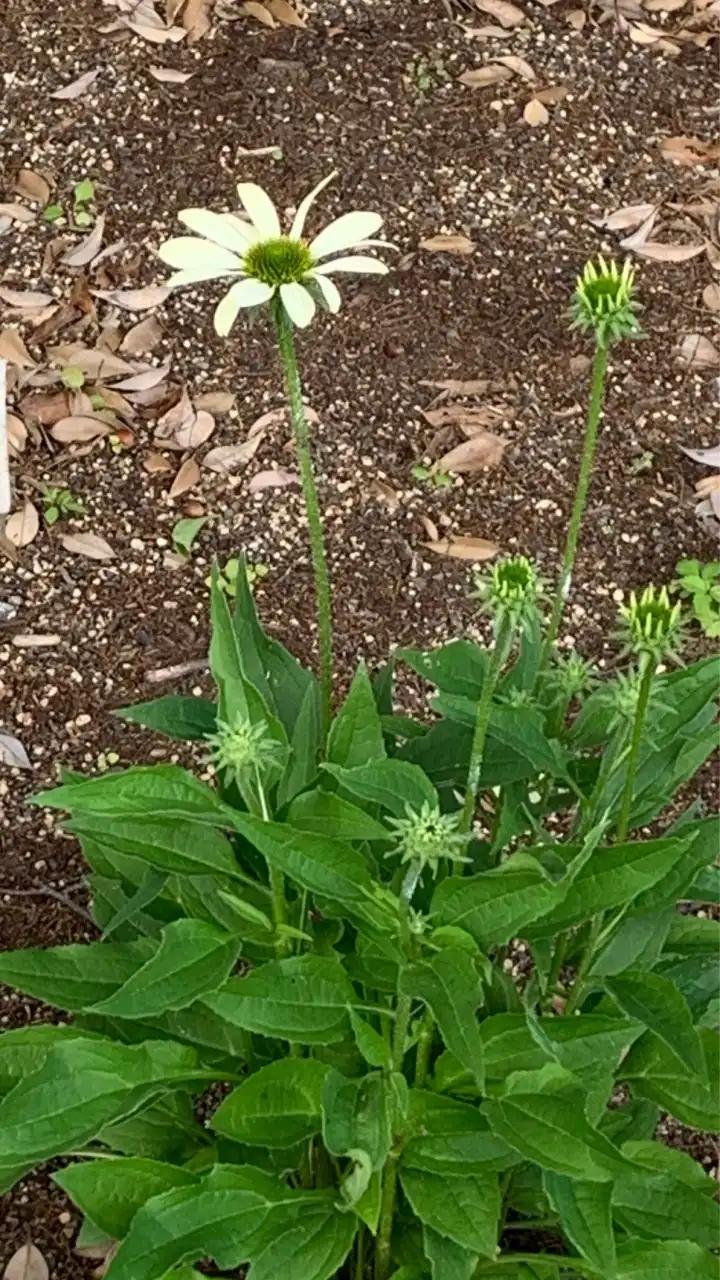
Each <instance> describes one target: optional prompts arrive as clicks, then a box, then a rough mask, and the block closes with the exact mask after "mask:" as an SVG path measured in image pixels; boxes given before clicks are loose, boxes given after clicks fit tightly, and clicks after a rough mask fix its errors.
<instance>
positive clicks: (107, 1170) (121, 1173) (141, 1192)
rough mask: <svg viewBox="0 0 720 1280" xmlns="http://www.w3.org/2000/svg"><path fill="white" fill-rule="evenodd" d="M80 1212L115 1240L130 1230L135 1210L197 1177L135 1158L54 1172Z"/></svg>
mask: <svg viewBox="0 0 720 1280" xmlns="http://www.w3.org/2000/svg"><path fill="white" fill-rule="evenodd" d="M53 1181H54V1182H57V1184H58V1186H60V1187H62V1189H63V1191H66V1192H67V1194H68V1195H69V1196H70V1199H71V1200H72V1201H73V1202H74V1203H75V1204H76V1205H77V1206H78V1208H80V1209H82V1211H83V1213H85V1214H87V1216H88V1217H89V1218H90V1219H91V1220H92V1221H93V1222H94V1223H95V1225H96V1226H98V1227H99V1228H100V1230H101V1231H104V1232H105V1233H106V1235H108V1236H111V1237H112V1238H113V1239H114V1240H121V1239H122V1238H123V1236H125V1235H127V1233H128V1231H129V1230H130V1224H131V1222H132V1220H133V1218H134V1217H135V1214H136V1213H137V1211H138V1209H141V1208H142V1206H143V1205H144V1204H145V1202H146V1201H147V1200H151V1199H152V1197H153V1196H159V1195H162V1193H163V1192H164V1191H170V1190H171V1189H172V1188H173V1187H189V1186H194V1185H196V1184H197V1182H198V1181H199V1179H198V1178H197V1177H196V1175H195V1174H193V1173H191V1172H189V1170H187V1169H178V1168H177V1166H176V1165H172V1164H163V1163H161V1162H160V1161H159V1160H143V1159H142V1158H138V1157H129V1158H127V1159H117V1160H87V1161H86V1162H84V1163H82V1164H72V1165H69V1166H68V1168H67V1169H61V1170H60V1171H59V1173H54V1174H53Z"/></svg>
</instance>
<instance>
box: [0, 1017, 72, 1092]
mask: <svg viewBox="0 0 720 1280" xmlns="http://www.w3.org/2000/svg"><path fill="white" fill-rule="evenodd" d="M83 1038H87V1032H85V1031H81V1030H80V1029H79V1028H78V1027H66V1026H55V1024H54V1023H51V1022H36V1023H32V1024H31V1025H30V1026H28V1027H17V1028H15V1030H13V1031H4V1032H3V1034H2V1035H1V1036H0V1095H2V1094H5V1093H9V1092H10V1090H11V1089H12V1088H14V1086H15V1085H16V1084H18V1082H19V1081H20V1080H24V1079H26V1077H27V1076H31V1075H33V1074H34V1072H36V1071H39V1070H40V1068H41V1066H42V1065H43V1063H44V1061H45V1059H46V1057H47V1055H48V1053H49V1051H50V1049H51V1048H52V1046H53V1045H54V1044H60V1043H61V1042H62V1041H65V1040H80V1039H83Z"/></svg>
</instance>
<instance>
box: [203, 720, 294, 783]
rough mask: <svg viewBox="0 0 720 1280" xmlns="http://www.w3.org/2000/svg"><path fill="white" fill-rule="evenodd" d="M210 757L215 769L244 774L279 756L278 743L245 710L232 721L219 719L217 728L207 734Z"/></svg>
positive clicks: (236, 774) (262, 725)
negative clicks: (230, 722)
mask: <svg viewBox="0 0 720 1280" xmlns="http://www.w3.org/2000/svg"><path fill="white" fill-rule="evenodd" d="M206 737H207V741H208V742H209V743H210V757H211V759H212V762H213V764H214V765H215V767H216V769H219V770H227V771H228V772H229V773H233V774H235V776H236V777H237V776H238V775H242V774H244V773H245V772H246V771H247V770H248V769H261V768H262V767H263V765H265V764H269V763H271V762H272V761H273V760H275V759H276V758H277V755H278V747H279V744H278V743H277V742H274V741H273V739H272V738H270V737H268V733H267V729H266V727H265V725H264V724H252V723H251V721H250V720H248V719H247V718H246V717H245V716H243V715H242V713H238V715H236V717H235V719H234V721H233V723H232V724H228V723H227V722H226V721H224V720H218V722H217V731H216V732H215V733H209V734H207V735H206Z"/></svg>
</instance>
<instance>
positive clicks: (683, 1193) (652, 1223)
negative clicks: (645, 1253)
mask: <svg viewBox="0 0 720 1280" xmlns="http://www.w3.org/2000/svg"><path fill="white" fill-rule="evenodd" d="M658 1146H659V1144H658V1143H657V1142H626V1143H624V1145H623V1148H622V1150H623V1154H624V1155H626V1156H627V1157H628V1159H629V1160H632V1161H633V1163H634V1164H636V1165H637V1164H641V1165H643V1166H644V1167H645V1169H646V1170H647V1172H645V1173H642V1172H640V1171H638V1173H636V1174H630V1175H629V1176H627V1177H623V1178H618V1179H617V1181H616V1182H615V1185H614V1187H613V1192H612V1205H613V1214H614V1216H615V1219H616V1221H617V1222H618V1223H619V1224H620V1225H621V1226H622V1227H623V1228H624V1229H625V1230H626V1231H627V1232H628V1234H630V1235H633V1234H637V1235H641V1236H658V1237H659V1238H660V1239H676V1240H694V1241H695V1243H696V1244H699V1245H702V1246H703V1247H704V1248H706V1249H714V1248H716V1247H717V1244H718V1231H719V1229H720V1218H719V1217H718V1206H717V1203H716V1199H715V1196H716V1193H717V1183H716V1182H715V1180H714V1179H713V1178H709V1177H707V1175H706V1174H705V1173H704V1172H703V1170H702V1168H701V1167H700V1165H699V1164H697V1163H696V1161H694V1160H693V1159H692V1158H691V1157H690V1156H689V1155H687V1154H686V1153H685V1152H684V1151H672V1150H670V1149H668V1150H669V1151H670V1154H671V1156H672V1157H673V1160H671V1161H668V1160H666V1159H663V1158H662V1157H663V1156H664V1152H663V1153H660V1155H658Z"/></svg>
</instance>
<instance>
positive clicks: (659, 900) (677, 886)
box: [631, 817, 720, 915]
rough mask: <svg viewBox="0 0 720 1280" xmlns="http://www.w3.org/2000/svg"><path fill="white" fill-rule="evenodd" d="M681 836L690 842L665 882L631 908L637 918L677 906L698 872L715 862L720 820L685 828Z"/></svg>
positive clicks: (660, 881)
mask: <svg viewBox="0 0 720 1280" xmlns="http://www.w3.org/2000/svg"><path fill="white" fill-rule="evenodd" d="M673 834H674V833H673ZM677 834H678V836H679V837H681V838H683V839H686V841H687V843H686V846H685V850H684V852H683V854H682V855H681V856H679V857H678V858H677V859H676V861H675V862H674V863H673V864H672V866H671V867H670V869H669V870H668V871H667V873H666V874H665V875H664V876H663V877H662V879H660V880H658V881H657V882H656V883H655V884H654V885H652V886H651V887H650V888H648V889H647V890H646V891H645V892H644V893H641V894H640V896H639V897H638V898H637V899H636V900H635V902H634V903H633V905H632V908H631V912H632V914H633V915H639V914H642V913H643V912H645V911H659V910H660V909H661V908H662V907H669V906H673V907H674V906H675V904H676V902H677V901H678V899H679V898H683V897H685V896H686V892H687V890H688V889H689V888H690V887H691V885H692V882H693V880H694V879H695V877H696V875H697V874H698V871H700V870H702V868H704V867H707V866H708V864H710V863H713V862H714V861H715V859H716V857H717V851H718V849H719V848H720V817H713V818H705V819H704V820H703V821H702V822H696V823H693V824H692V825H684V826H682V827H681V828H680V829H679V830H678V832H677Z"/></svg>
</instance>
